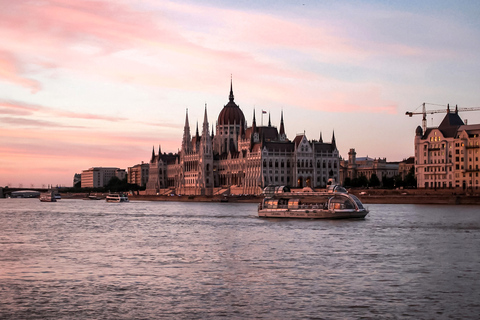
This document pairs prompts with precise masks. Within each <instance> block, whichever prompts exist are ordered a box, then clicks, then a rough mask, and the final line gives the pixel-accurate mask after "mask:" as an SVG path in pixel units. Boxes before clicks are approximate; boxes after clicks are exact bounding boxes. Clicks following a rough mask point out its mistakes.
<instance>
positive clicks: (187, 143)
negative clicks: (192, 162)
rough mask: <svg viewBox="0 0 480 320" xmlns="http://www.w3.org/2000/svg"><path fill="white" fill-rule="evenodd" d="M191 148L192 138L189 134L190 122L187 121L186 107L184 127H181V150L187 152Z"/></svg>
mask: <svg viewBox="0 0 480 320" xmlns="http://www.w3.org/2000/svg"><path fill="white" fill-rule="evenodd" d="M191 150H192V138H191V136H190V124H189V122H188V108H187V111H186V115H185V127H184V128H183V140H182V151H183V152H184V153H189V152H190V151H191Z"/></svg>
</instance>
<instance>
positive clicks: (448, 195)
mask: <svg viewBox="0 0 480 320" xmlns="http://www.w3.org/2000/svg"><path fill="white" fill-rule="evenodd" d="M349 192H350V193H352V194H354V195H356V196H357V197H358V198H359V199H360V200H361V201H362V203H364V204H445V205H480V194H467V193H460V194H458V193H456V192H454V191H452V190H437V191H435V190H419V189H409V190H386V189H354V190H349ZM84 197H85V194H84V193H78V194H62V198H63V199H82V198H84ZM129 199H130V200H131V201H178V202H234V203H235V202H239V203H241V202H245V203H260V202H261V200H262V199H263V196H256V195H229V196H223V195H215V196H200V195H190V196H187V195H182V196H178V195H173V196H172V195H142V194H134V195H129Z"/></svg>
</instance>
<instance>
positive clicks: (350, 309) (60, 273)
mask: <svg viewBox="0 0 480 320" xmlns="http://www.w3.org/2000/svg"><path fill="white" fill-rule="evenodd" d="M368 207H369V209H370V214H369V215H368V216H367V217H366V219H365V220H335V221H333V220H330V221H327V220H291V219H288V220H279V219H260V218H258V217H257V216H256V210H257V205H256V204H231V203H190V202H188V203H185V202H183V203H181V202H178V203H174V202H130V203H121V204H115V203H106V202H105V201H85V200H60V201H59V202H57V203H41V202H39V201H38V199H0V318H1V319H219V318H222V319H360V318H366V319H403V318H405V319H478V316H479V314H480V254H479V252H480V208H479V207H473V206H432V205H368Z"/></svg>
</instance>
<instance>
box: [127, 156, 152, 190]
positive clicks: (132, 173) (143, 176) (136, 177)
mask: <svg viewBox="0 0 480 320" xmlns="http://www.w3.org/2000/svg"><path fill="white" fill-rule="evenodd" d="M149 170H150V165H149V164H148V163H143V161H142V163H141V164H137V165H134V166H133V167H128V168H127V171H128V175H127V182H128V183H130V184H136V185H137V186H139V187H145V186H146V185H147V182H148V172H149Z"/></svg>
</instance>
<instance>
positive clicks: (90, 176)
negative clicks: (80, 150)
mask: <svg viewBox="0 0 480 320" xmlns="http://www.w3.org/2000/svg"><path fill="white" fill-rule="evenodd" d="M126 175H127V172H126V171H125V169H120V168H109V167H92V168H90V169H88V170H83V171H82V177H81V181H82V182H81V183H82V188H102V187H105V186H106V185H107V184H108V182H110V179H112V178H113V177H117V178H119V179H120V180H123V179H125V177H126Z"/></svg>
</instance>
